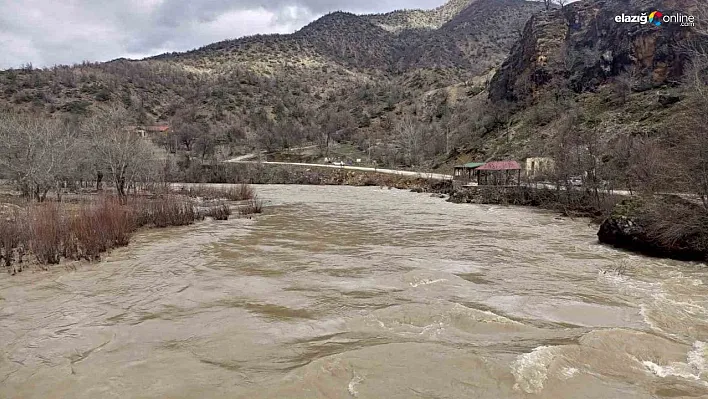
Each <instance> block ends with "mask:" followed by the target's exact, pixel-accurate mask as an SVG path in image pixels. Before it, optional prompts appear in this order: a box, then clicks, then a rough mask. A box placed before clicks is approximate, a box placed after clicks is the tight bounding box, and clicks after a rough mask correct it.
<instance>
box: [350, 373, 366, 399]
mask: <svg viewBox="0 0 708 399" xmlns="http://www.w3.org/2000/svg"><path fill="white" fill-rule="evenodd" d="M362 381H364V379H363V378H361V377H360V376H359V375H358V374H356V373H355V374H354V377H352V380H351V381H349V385H347V391H349V395H352V396H353V397H355V398H356V397H357V396H359V392H358V391H357V390H356V386H357V384H359V383H360V382H362Z"/></svg>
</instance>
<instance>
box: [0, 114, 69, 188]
mask: <svg viewBox="0 0 708 399" xmlns="http://www.w3.org/2000/svg"><path fill="white" fill-rule="evenodd" d="M75 144H76V138H75V136H74V134H73V132H72V130H71V129H69V128H68V126H66V125H64V124H62V123H61V122H59V121H56V120H47V119H41V118H36V117H29V116H19V115H4V114H3V115H0V166H2V167H3V168H4V169H5V170H7V171H9V174H10V176H9V177H11V178H12V179H13V180H15V182H16V183H17V184H18V186H19V188H20V190H21V191H22V193H23V194H24V195H25V196H27V197H30V198H32V199H35V200H37V201H44V199H45V198H46V196H47V193H48V192H49V190H50V189H52V188H53V187H55V186H56V184H57V182H58V181H59V180H60V178H61V177H64V176H68V175H70V170H71V169H73V166H75V165H76V163H75V162H74V161H75V160H76V157H74V156H73V154H72V150H74V149H75Z"/></svg>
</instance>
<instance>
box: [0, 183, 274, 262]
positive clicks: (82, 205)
mask: <svg viewBox="0 0 708 399" xmlns="http://www.w3.org/2000/svg"><path fill="white" fill-rule="evenodd" d="M203 189H206V188H203ZM208 192H209V193H210V194H211V196H213V197H214V198H227V199H231V198H236V196H235V194H237V193H238V194H244V195H245V194H247V195H246V197H247V198H248V199H247V200H246V203H245V204H243V205H242V206H241V207H240V208H239V214H240V215H244V216H245V215H250V214H253V213H261V212H262V210H263V203H262V201H261V200H259V199H257V197H256V196H255V194H254V192H253V189H252V188H251V187H250V186H248V185H242V186H238V187H236V188H232V189H231V188H227V189H219V188H209V189H208ZM239 198H241V197H239ZM26 205H27V206H25V207H17V208H15V209H13V210H12V211H10V212H8V213H6V214H4V215H2V216H0V262H1V264H2V265H3V266H4V267H5V268H6V269H7V271H8V272H9V273H11V274H16V273H17V272H21V271H22V270H23V268H24V267H25V266H26V265H28V264H36V265H39V266H40V267H41V268H43V269H45V270H46V269H47V267H48V266H49V265H55V264H58V263H60V262H61V261H62V260H69V261H78V260H88V261H94V260H98V259H100V257H101V255H102V254H103V253H105V252H107V251H110V250H111V249H113V248H118V247H123V246H126V245H128V243H129V242H130V239H131V237H132V235H133V234H134V233H135V232H136V231H137V230H138V229H139V228H141V227H154V228H165V227H171V226H186V225H190V224H192V223H194V222H195V221H199V220H203V219H204V218H205V217H210V218H212V219H214V220H228V219H229V217H230V216H231V215H232V210H231V205H229V203H227V202H225V201H217V202H206V203H205V204H200V203H198V202H197V201H195V200H194V199H190V198H188V197H187V196H184V195H179V194H161V195H157V196H151V197H148V196H139V195H136V196H129V197H128V198H127V200H121V199H120V198H119V197H116V196H110V195H98V196H89V197H88V199H84V200H80V201H79V202H78V203H71V202H52V201H45V202H42V203H27V204H26Z"/></svg>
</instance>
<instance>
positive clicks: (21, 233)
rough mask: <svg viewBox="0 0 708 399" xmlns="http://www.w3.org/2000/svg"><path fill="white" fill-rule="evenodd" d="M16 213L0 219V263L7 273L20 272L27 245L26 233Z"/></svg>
mask: <svg viewBox="0 0 708 399" xmlns="http://www.w3.org/2000/svg"><path fill="white" fill-rule="evenodd" d="M20 220H21V219H20V217H19V216H18V213H17V212H15V213H13V214H12V215H11V216H10V217H7V218H2V219H0V261H2V262H4V264H5V268H6V269H7V271H8V273H11V274H15V273H17V272H20V271H22V261H23V256H24V253H25V245H27V231H26V226H24V223H21V222H20Z"/></svg>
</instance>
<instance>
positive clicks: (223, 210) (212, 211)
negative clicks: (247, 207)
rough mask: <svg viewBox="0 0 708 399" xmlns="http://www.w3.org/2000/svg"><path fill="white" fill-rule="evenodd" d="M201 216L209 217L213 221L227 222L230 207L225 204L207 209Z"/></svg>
mask: <svg viewBox="0 0 708 399" xmlns="http://www.w3.org/2000/svg"><path fill="white" fill-rule="evenodd" d="M203 215H204V216H209V217H210V218H212V219H214V220H228V219H229V216H231V207H229V205H227V204H219V205H217V206H212V207H210V208H208V209H207V210H206V211H204V213H203Z"/></svg>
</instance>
